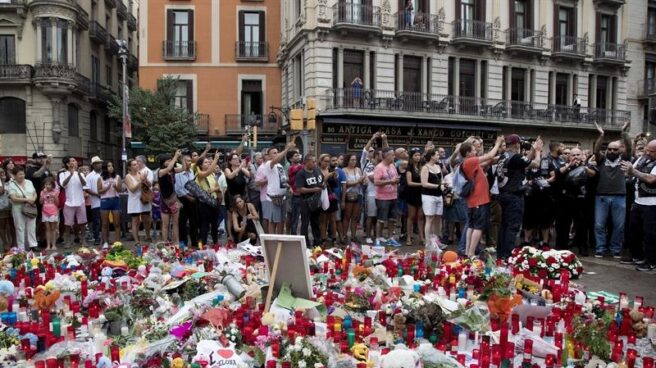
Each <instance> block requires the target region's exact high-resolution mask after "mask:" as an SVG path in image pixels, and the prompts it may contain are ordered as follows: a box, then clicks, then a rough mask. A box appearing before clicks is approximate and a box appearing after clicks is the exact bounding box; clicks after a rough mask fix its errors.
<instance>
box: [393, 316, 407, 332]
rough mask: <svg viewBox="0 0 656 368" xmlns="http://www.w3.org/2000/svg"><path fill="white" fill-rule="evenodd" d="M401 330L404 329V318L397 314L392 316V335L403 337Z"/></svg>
mask: <svg viewBox="0 0 656 368" xmlns="http://www.w3.org/2000/svg"><path fill="white" fill-rule="evenodd" d="M403 329H405V317H404V316H403V314H401V313H397V314H395V315H394V335H395V336H403Z"/></svg>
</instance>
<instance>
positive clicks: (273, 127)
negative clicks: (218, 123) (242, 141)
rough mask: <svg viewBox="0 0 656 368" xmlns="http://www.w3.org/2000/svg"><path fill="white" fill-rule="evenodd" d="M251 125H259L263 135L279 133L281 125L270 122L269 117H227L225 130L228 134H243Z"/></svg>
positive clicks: (233, 115) (235, 115)
mask: <svg viewBox="0 0 656 368" xmlns="http://www.w3.org/2000/svg"><path fill="white" fill-rule="evenodd" d="M249 125H257V126H258V131H259V132H261V133H273V132H277V131H278V128H279V124H278V122H277V121H275V122H274V121H269V115H258V114H250V115H238V114H226V115H225V129H226V133H227V134H243V133H244V130H245V129H246V127H247V126H249Z"/></svg>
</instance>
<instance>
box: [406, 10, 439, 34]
mask: <svg viewBox="0 0 656 368" xmlns="http://www.w3.org/2000/svg"><path fill="white" fill-rule="evenodd" d="M395 18H396V36H398V37H402V38H405V39H408V40H409V39H415V40H419V41H422V40H438V39H439V32H440V20H439V18H438V16H437V15H431V14H428V13H422V12H410V11H400V12H398V13H396V15H395Z"/></svg>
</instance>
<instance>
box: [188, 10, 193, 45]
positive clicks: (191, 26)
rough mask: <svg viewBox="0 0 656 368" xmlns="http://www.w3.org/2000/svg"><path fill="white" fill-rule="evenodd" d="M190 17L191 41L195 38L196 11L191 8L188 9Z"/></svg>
mask: <svg viewBox="0 0 656 368" xmlns="http://www.w3.org/2000/svg"><path fill="white" fill-rule="evenodd" d="M187 14H188V17H189V18H188V19H189V41H193V40H194V11H193V10H189V11H188V13H187Z"/></svg>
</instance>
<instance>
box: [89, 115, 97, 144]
mask: <svg viewBox="0 0 656 368" xmlns="http://www.w3.org/2000/svg"><path fill="white" fill-rule="evenodd" d="M89 139H90V140H91V141H96V140H98V116H96V112H95V111H91V112H90V113H89Z"/></svg>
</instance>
